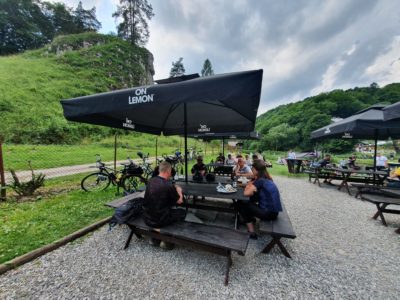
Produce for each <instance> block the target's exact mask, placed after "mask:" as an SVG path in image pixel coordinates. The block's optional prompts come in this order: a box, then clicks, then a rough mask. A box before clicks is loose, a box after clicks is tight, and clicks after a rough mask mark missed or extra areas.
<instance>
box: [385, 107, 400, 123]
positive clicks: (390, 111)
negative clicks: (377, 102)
mask: <svg viewBox="0 0 400 300" xmlns="http://www.w3.org/2000/svg"><path fill="white" fill-rule="evenodd" d="M383 119H384V120H385V121H389V120H393V119H400V102H397V103H394V104H392V105H389V106H386V107H385V108H384V109H383Z"/></svg>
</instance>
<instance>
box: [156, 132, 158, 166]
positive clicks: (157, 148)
mask: <svg viewBox="0 0 400 300" xmlns="http://www.w3.org/2000/svg"><path fill="white" fill-rule="evenodd" d="M157 154H158V136H156V166H158V159H157Z"/></svg>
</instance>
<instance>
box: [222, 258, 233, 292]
mask: <svg viewBox="0 0 400 300" xmlns="http://www.w3.org/2000/svg"><path fill="white" fill-rule="evenodd" d="M231 266H232V256H231V251H228V252H227V254H226V270H225V281H224V285H225V286H227V285H228V283H229V270H230V268H231Z"/></svg>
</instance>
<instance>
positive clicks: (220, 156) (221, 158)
mask: <svg viewBox="0 0 400 300" xmlns="http://www.w3.org/2000/svg"><path fill="white" fill-rule="evenodd" d="M224 162H225V156H223V155H222V153H220V154H219V155H218V156H217V159H216V160H215V163H217V164H223V163H224Z"/></svg>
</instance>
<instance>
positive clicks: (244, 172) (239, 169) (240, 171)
mask: <svg viewBox="0 0 400 300" xmlns="http://www.w3.org/2000/svg"><path fill="white" fill-rule="evenodd" d="M233 172H234V175H235V176H238V177H241V176H243V177H253V172H252V171H251V168H250V167H249V166H248V165H246V163H245V161H244V159H243V157H241V158H239V159H238V162H237V165H236V167H235V169H234V170H233Z"/></svg>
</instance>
